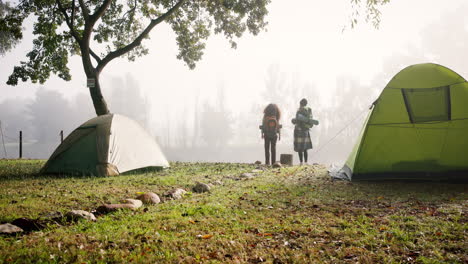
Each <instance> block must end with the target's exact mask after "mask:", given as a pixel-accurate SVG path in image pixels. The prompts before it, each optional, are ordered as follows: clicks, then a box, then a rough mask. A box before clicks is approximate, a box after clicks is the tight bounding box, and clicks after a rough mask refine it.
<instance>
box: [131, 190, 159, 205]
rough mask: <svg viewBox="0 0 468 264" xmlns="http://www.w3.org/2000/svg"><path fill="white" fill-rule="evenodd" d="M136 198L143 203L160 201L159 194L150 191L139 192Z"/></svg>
mask: <svg viewBox="0 0 468 264" xmlns="http://www.w3.org/2000/svg"><path fill="white" fill-rule="evenodd" d="M137 199H138V200H141V201H142V202H143V203H144V204H158V203H160V202H161V199H159V196H158V195H157V194H155V193H152V192H148V193H144V194H141V195H139V196H138V197H137Z"/></svg>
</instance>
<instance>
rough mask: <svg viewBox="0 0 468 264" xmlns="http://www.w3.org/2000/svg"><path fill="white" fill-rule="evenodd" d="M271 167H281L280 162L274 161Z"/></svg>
mask: <svg viewBox="0 0 468 264" xmlns="http://www.w3.org/2000/svg"><path fill="white" fill-rule="evenodd" d="M272 167H273V168H283V165H281V163H280V162H275V164H273V166H272Z"/></svg>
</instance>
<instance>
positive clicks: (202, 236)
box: [197, 234, 213, 239]
mask: <svg viewBox="0 0 468 264" xmlns="http://www.w3.org/2000/svg"><path fill="white" fill-rule="evenodd" d="M197 237H198V238H201V239H210V238H212V237H213V235H210V234H206V235H197Z"/></svg>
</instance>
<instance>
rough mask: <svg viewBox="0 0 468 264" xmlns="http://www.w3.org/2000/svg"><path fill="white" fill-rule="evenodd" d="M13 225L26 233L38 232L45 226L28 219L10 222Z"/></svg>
mask: <svg viewBox="0 0 468 264" xmlns="http://www.w3.org/2000/svg"><path fill="white" fill-rule="evenodd" d="M11 223H12V224H13V225H15V226H18V227H20V228H21V229H23V230H24V231H26V232H31V231H38V230H41V229H44V228H45V227H46V225H45V224H44V223H41V221H39V220H34V219H29V218H25V217H22V218H18V219H15V220H13V222H11Z"/></svg>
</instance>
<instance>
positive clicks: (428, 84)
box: [334, 63, 468, 180]
mask: <svg viewBox="0 0 468 264" xmlns="http://www.w3.org/2000/svg"><path fill="white" fill-rule="evenodd" d="M334 177H336V178H341V179H348V180H379V179H426V180H449V179H450V180H452V179H458V180H459V179H462V180H467V179H468V83H467V82H466V80H465V79H464V78H463V77H461V76H460V75H458V74H457V73H455V72H454V71H452V70H450V69H448V68H446V67H444V66H441V65H437V64H432V63H425V64H417V65H412V66H409V67H407V68H405V69H403V70H402V71H400V72H399V73H398V74H397V75H395V76H394V77H393V79H392V80H391V81H390V82H389V83H388V84H387V86H386V87H385V88H384V89H383V91H382V93H381V94H380V96H379V98H378V99H377V100H376V101H375V103H374V105H373V108H372V110H371V111H370V112H369V114H368V116H367V119H366V121H365V123H364V126H363V128H362V130H361V133H360V135H359V137H358V139H357V143H356V145H355V146H354V148H353V150H352V152H351V153H350V155H349V157H348V160H347V161H346V164H345V165H344V166H343V168H342V169H341V170H340V171H339V172H338V173H337V174H336V175H335V176H334Z"/></svg>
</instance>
